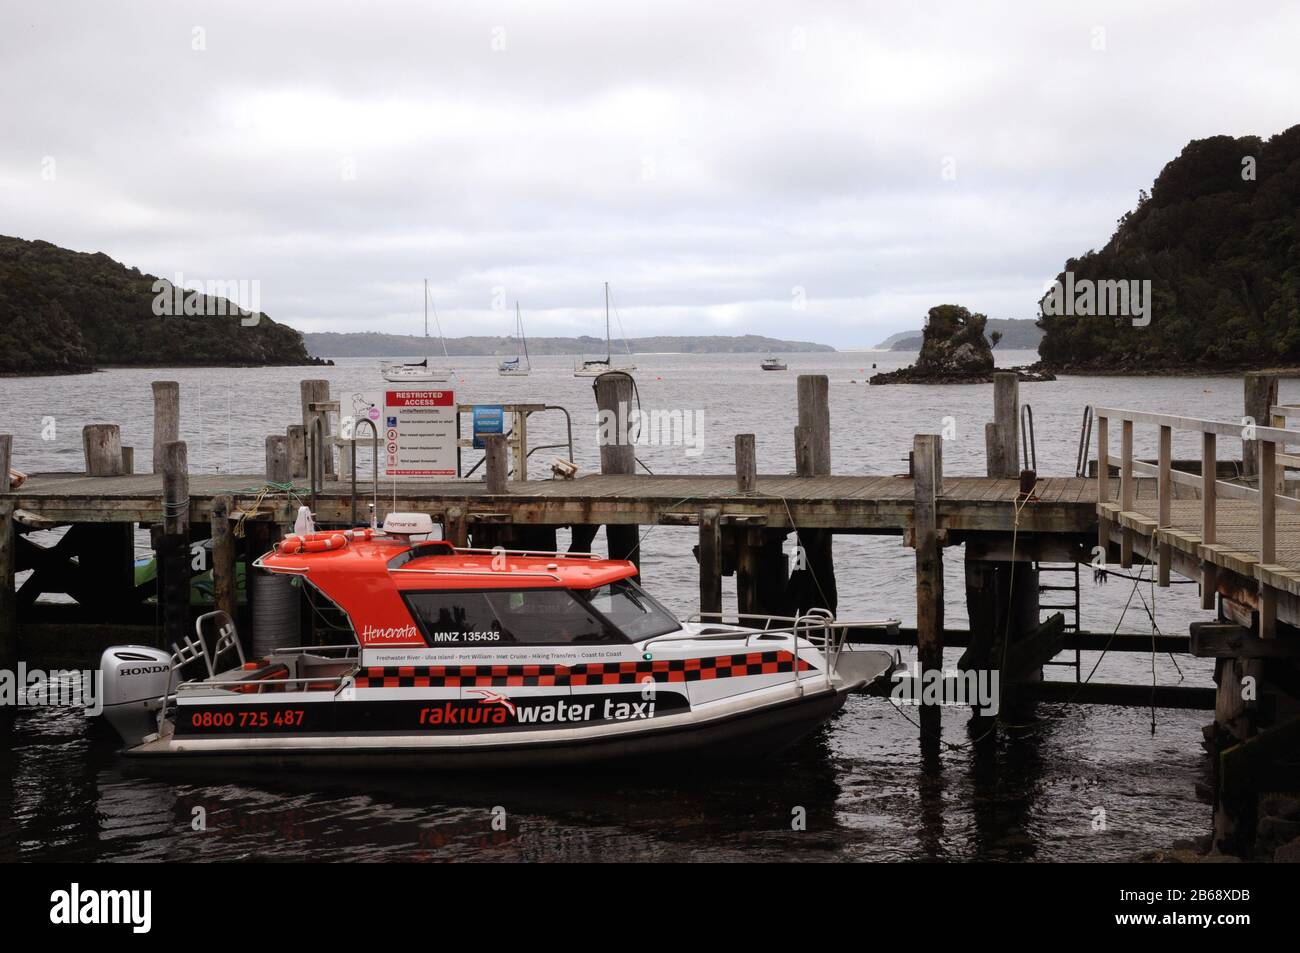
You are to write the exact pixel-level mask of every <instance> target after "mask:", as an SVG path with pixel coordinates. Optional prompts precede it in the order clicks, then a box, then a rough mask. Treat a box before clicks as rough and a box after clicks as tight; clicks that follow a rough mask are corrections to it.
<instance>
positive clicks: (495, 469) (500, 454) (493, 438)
mask: <svg viewBox="0 0 1300 953" xmlns="http://www.w3.org/2000/svg"><path fill="white" fill-rule="evenodd" d="M483 446H484V459H485V460H486V463H485V464H484V469H485V470H486V471H487V491H488V493H490V494H492V495H494V496H496V495H500V494H503V493H505V492H506V475H507V473H506V471H507V470H508V469H509V467H510V457H509V455H508V453H507V450H508V448H507V447H506V436H505V434H500V433H492V434H487V435H485V436H484V437H483Z"/></svg>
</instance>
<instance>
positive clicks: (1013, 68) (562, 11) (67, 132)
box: [0, 0, 1300, 347]
mask: <svg viewBox="0 0 1300 953" xmlns="http://www.w3.org/2000/svg"><path fill="white" fill-rule="evenodd" d="M1298 36H1300V5H1297V4H1295V3H1269V2H1262V3H1231V4H1229V3H1219V4H1199V3H1167V2H1146V0H1144V2H1142V3H1140V4H1135V3H1132V2H1123V3H1113V4H1112V3H1101V4H1097V3H1070V4H1066V3H1050V4H1048V3H1042V2H1036V3H1023V4H1020V3H971V2H953V3H934V4H931V3H912V2H909V3H897V2H888V3H815V2H798V3H794V2H790V3H784V4H770V3H761V2H755V0H746V2H739V3H720V2H713V0H710V2H707V3H706V2H702V0H692V2H685V3H676V2H669V0H659V2H656V3H635V4H633V3H626V4H620V3H615V2H609V0H606V2H593V3H572V4H559V3H549V4H544V3H538V2H533V3H518V4H510V3H491V2H489V3H455V4H453V3H431V2H425V3H387V4H383V3H347V4H336V3H330V2H327V0H316V2H312V3H301V4H299V3H289V2H283V0H277V2H274V3H267V2H265V0H263V2H257V3H243V2H235V0H222V2H220V3H217V2H212V3H206V2H205V3H184V2H178V0H167V2H145V0H123V2H110V0H95V2H85V3H72V2H57V3H55V2H46V3H31V2H18V0H0V234H10V235H17V236H20V237H23V238H41V239H45V240H47V241H51V242H55V243H57V244H59V245H64V246H67V247H70V248H75V249H78V250H83V251H103V252H106V253H107V254H109V255H111V256H112V257H114V258H116V259H118V260H120V261H122V262H125V263H126V264H128V265H133V266H136V267H138V268H140V269H141V270H142V271H146V272H150V273H153V274H157V275H162V276H166V277H171V276H172V275H174V274H175V273H176V272H181V273H183V274H184V276H185V278H186V280H193V279H198V280H206V279H214V280H235V279H242V280H249V281H252V280H257V281H259V282H260V286H261V305H262V308H263V310H265V311H266V312H267V314H269V315H270V316H271V317H272V318H274V319H276V320H279V321H283V322H286V323H288V324H291V325H293V326H294V327H297V328H299V329H301V330H340V331H344V330H386V331H395V332H405V333H418V332H419V327H420V309H421V281H422V279H424V278H426V277H427V278H428V279H429V281H430V284H431V287H432V289H433V293H434V295H435V300H436V303H437V306H438V310H439V313H440V315H441V317H442V320H443V327H444V329H445V330H446V332H447V333H448V334H449V335H460V334H484V333H486V334H492V333H506V332H507V331H508V330H510V327H511V324H512V319H513V316H512V315H510V314H508V312H507V311H505V310H494V305H503V306H504V307H506V308H510V309H512V308H513V302H514V301H515V299H516V298H517V299H519V301H520V302H521V305H522V307H523V310H524V317H525V322H526V326H527V330H528V332H529V334H530V335H544V334H577V333H592V334H599V333H600V331H601V318H600V315H601V313H602V311H601V307H602V291H601V288H602V282H604V281H606V280H608V281H609V282H610V283H611V286H612V288H613V292H614V298H615V302H616V304H617V305H618V308H619V312H620V314H621V316H622V319H623V324H624V326H625V327H626V329H627V332H628V334H629V335H630V336H643V335H648V334H703V333H719V334H743V333H759V334H769V335H773V336H777V337H784V338H792V339H801V340H816V341H821V342H824V343H829V344H834V345H836V346H840V347H853V346H866V345H871V344H874V343H876V342H878V341H879V340H880V339H881V338H883V337H884V336H886V335H887V334H890V333H892V332H894V331H900V330H906V329H911V328H918V327H920V325H921V321H922V318H923V316H924V314H925V311H926V310H927V309H928V308H929V307H930V306H932V305H935V304H940V303H945V302H955V303H959V304H964V305H966V306H968V307H970V308H972V309H974V310H979V311H983V312H985V313H987V314H988V315H990V316H991V317H1031V316H1033V314H1034V312H1035V310H1036V307H1035V302H1036V300H1037V298H1038V297H1039V295H1040V294H1041V289H1042V287H1043V285H1044V283H1045V282H1046V281H1049V280H1050V279H1051V278H1052V277H1054V276H1055V275H1056V273H1057V272H1058V271H1059V270H1060V269H1061V267H1062V266H1063V264H1064V261H1065V259H1066V258H1067V257H1068V256H1070V255H1072V254H1080V253H1082V252H1084V251H1087V250H1088V249H1089V248H1096V247H1100V246H1101V245H1103V244H1104V243H1105V242H1106V240H1107V239H1108V238H1109V237H1110V234H1111V232H1112V231H1113V229H1114V226H1115V222H1116V219H1118V218H1119V216H1121V215H1122V214H1123V213H1124V212H1125V211H1126V210H1127V209H1129V208H1131V207H1132V206H1133V204H1134V202H1135V200H1136V197H1137V193H1138V190H1139V189H1142V188H1150V185H1151V181H1152V179H1153V178H1154V176H1155V175H1156V174H1157V173H1158V172H1159V171H1160V168H1161V166H1163V165H1164V163H1165V162H1167V161H1168V160H1169V159H1171V158H1173V157H1174V156H1175V155H1177V153H1178V152H1179V150H1180V149H1181V148H1182V147H1183V146H1184V145H1185V144H1186V143H1187V141H1188V140H1189V139H1193V138H1200V137H1204V136H1210V135H1216V134H1224V133H1226V134H1231V135H1245V134H1259V135H1264V136H1267V135H1271V134H1273V133H1275V132H1278V131H1280V130H1282V129H1284V128H1286V127H1287V126H1289V125H1292V124H1294V123H1295V122H1297V121H1300V108H1298V107H1300V102H1298V100H1300V56H1297V55H1296V50H1295V44H1296V38H1297V37H1298ZM196 47H197V48H196ZM616 330H617V329H616Z"/></svg>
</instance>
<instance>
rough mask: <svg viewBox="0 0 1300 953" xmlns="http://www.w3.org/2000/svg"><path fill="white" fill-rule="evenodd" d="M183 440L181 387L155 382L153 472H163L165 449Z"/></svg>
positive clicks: (171, 382)
mask: <svg viewBox="0 0 1300 953" xmlns="http://www.w3.org/2000/svg"><path fill="white" fill-rule="evenodd" d="M179 439H181V385H180V384H178V383H177V382H176V381H154V382H153V471H152V472H154V473H162V472H163V447H165V446H166V445H167V444H169V443H171V442H172V441H173V440H179Z"/></svg>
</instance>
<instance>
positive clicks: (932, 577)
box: [912, 434, 943, 754]
mask: <svg viewBox="0 0 1300 953" xmlns="http://www.w3.org/2000/svg"><path fill="white" fill-rule="evenodd" d="M912 453H913V457H912V459H913V467H914V472H913V487H912V490H913V510H912V512H913V523H912V533H913V539H914V541H915V546H916V654H917V662H918V663H919V665H920V668H921V672H922V674H923V675H924V673H926V672H929V671H942V670H943V546H942V545H941V543H940V541H939V522H938V521H939V508H938V498H939V496H940V495H941V494H942V493H943V440H942V439H941V438H940V437H939V436H938V435H937V434H917V435H916V436H915V438H914V439H913V443H912ZM917 688H918V690H919V689H920V686H917ZM940 710H941V709H940V707H939V706H938V705H922V706H921V708H920V722H921V750H922V751H923V752H926V753H928V754H937V753H938V748H939V738H940V733H941V731H942V724H941V718H940Z"/></svg>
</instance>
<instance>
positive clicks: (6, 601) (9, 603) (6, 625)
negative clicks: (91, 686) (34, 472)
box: [0, 433, 18, 672]
mask: <svg viewBox="0 0 1300 953" xmlns="http://www.w3.org/2000/svg"><path fill="white" fill-rule="evenodd" d="M13 442H14V438H13V436H12V435H11V434H7V433H6V434H0V493H8V492H9V489H10V486H9V465H10V460H11V454H12V452H13ZM17 571H18V533H17V531H16V528H15V526H14V504H13V503H11V502H9V501H8V500H0V669H5V670H7V671H10V672H12V671H14V669H15V667H16V666H17V664H18V592H17V590H16V584H15V581H14V574H15V573H16V572H17Z"/></svg>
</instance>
